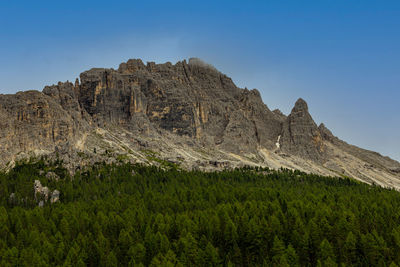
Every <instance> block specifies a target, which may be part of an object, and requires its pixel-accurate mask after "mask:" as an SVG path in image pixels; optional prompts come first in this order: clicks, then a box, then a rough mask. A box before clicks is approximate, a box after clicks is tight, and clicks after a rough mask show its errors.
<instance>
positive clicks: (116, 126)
mask: <svg viewBox="0 0 400 267" xmlns="http://www.w3.org/2000/svg"><path fill="white" fill-rule="evenodd" d="M43 154H46V155H50V156H51V157H54V158H57V159H60V160H62V162H63V163H64V164H65V165H66V167H67V168H68V170H69V171H70V172H71V173H73V172H74V171H75V170H77V169H78V168H80V166H85V165H91V164H94V162H98V161H105V162H110V163H112V162H118V161H121V160H126V161H129V162H140V163H146V164H161V163H160V162H163V160H166V161H168V162H172V163H173V164H179V165H181V166H182V167H185V168H189V169H201V170H209V169H222V168H227V167H236V166H243V165H254V166H256V165H262V166H268V167H272V168H279V167H287V168H296V169H300V170H303V171H307V172H315V173H319V174H325V175H346V176H351V177H354V178H356V179H359V180H361V181H365V182H370V181H376V182H378V183H379V184H382V185H388V186H392V187H395V188H400V172H399V170H400V163H398V162H397V161H395V160H392V159H390V158H388V157H383V156H381V155H380V154H378V153H375V152H371V151H368V150H364V149H361V148H358V147H355V146H352V145H349V144H347V143H345V142H344V141H341V140H340V139H339V138H337V137H335V136H334V135H333V134H332V133H331V131H330V130H328V129H327V128H326V127H325V125H323V124H322V125H320V126H319V127H318V126H317V125H316V124H315V122H314V120H313V119H312V117H311V115H310V113H309V111H308V105H307V103H306V102H305V101H304V100H302V99H299V100H298V101H297V102H296V104H295V106H294V108H293V110H292V112H291V113H290V114H289V115H288V116H286V115H284V114H282V112H280V111H279V110H274V111H271V110H270V109H269V108H268V107H267V106H266V105H265V104H264V102H263V100H262V98H261V95H260V93H259V92H258V90H256V89H253V90H248V89H241V88H238V87H237V86H236V85H235V84H234V83H233V81H232V79H231V78H229V77H228V76H226V75H225V74H223V73H221V72H220V71H218V70H217V69H216V68H214V67H213V66H212V65H210V64H207V63H205V62H203V61H201V60H199V59H189V61H188V62H186V60H183V61H180V62H177V63H176V64H171V63H169V62H167V63H165V64H156V63H154V62H148V63H147V64H144V63H143V62H142V61H141V60H140V59H130V60H128V61H127V62H125V63H122V64H120V66H119V68H118V69H117V70H114V69H105V68H93V69H91V70H88V71H85V72H83V73H81V75H80V79H79V80H78V79H77V80H76V81H75V83H71V82H65V83H62V82H60V83H58V84H57V85H52V86H46V87H45V88H44V89H43V91H42V92H38V91H27V92H19V93H17V94H15V95H0V155H1V157H0V166H12V164H11V163H12V162H15V161H16V160H18V159H20V158H24V157H30V156H37V155H43ZM380 177H384V178H380ZM54 179H57V178H56V177H54ZM37 186H38V188H37V189H35V190H37V193H38V194H39V192H40V194H42V195H43V190H44V189H43V187H42V188H41V189H40V186H39V184H38V185H37ZM45 191H46V190H45ZM35 192H36V191H35ZM44 196H45V198H46V199H48V198H50V201H56V199H58V198H59V194H58V195H57V192H56V194H54V192H53V193H51V192H47V193H44Z"/></svg>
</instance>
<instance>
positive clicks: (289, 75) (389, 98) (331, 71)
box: [0, 0, 400, 160]
mask: <svg viewBox="0 0 400 267" xmlns="http://www.w3.org/2000/svg"><path fill="white" fill-rule="evenodd" d="M0 25H1V26H0V36H1V38H0V60H1V61H0V62H1V64H0V93H14V92H17V91H21V90H28V89H37V90H41V89H42V88H43V87H44V86H45V85H48V84H53V83H56V82H58V81H65V80H72V81H73V80H75V78H76V77H78V75H79V73H80V72H82V71H84V70H87V69H89V68H91V67H113V68H116V67H118V65H119V63H120V62H123V61H126V60H127V59H129V58H142V59H143V60H144V61H156V62H165V61H171V62H176V61H178V60H181V59H184V58H189V57H200V58H202V59H203V60H205V61H207V62H209V63H211V64H213V65H214V66H216V67H217V68H218V69H219V70H221V71H222V72H224V73H226V74H227V75H229V76H231V77H232V78H233V80H234V81H235V82H236V84H237V85H238V86H240V87H245V86H246V87H248V88H249V89H251V88H257V89H259V90H260V92H261V94H262V97H263V100H264V102H265V103H266V104H267V105H268V106H269V107H270V108H271V109H275V108H279V109H281V110H282V111H283V112H284V113H286V114H287V113H289V112H290V110H291V108H292V106H293V104H294V102H295V101H296V99H297V98H299V97H302V98H304V99H305V100H306V101H307V102H308V105H309V108H310V112H311V114H312V115H313V117H314V119H315V120H316V122H317V123H320V122H324V123H325V124H326V125H327V127H328V128H330V129H331V130H332V131H333V133H334V134H335V135H337V136H339V137H340V138H342V139H344V140H346V141H348V142H349V143H352V144H355V145H358V146H361V147H363V148H367V149H371V150H375V151H378V152H380V153H382V154H384V155H389V156H391V157H392V158H395V159H397V160H400V118H399V111H400V107H399V102H400V1H385V0H380V1H370V0H331V1H328V0H325V1H324V0H316V1H307V0H302V1H297V0H296V1H289V0H287V1H285V0H276V1H267V0H265V1H233V0H230V1H222V0H219V1H218V0H214V1H206V0H203V1H110V0H108V1H100V0H97V1H75V0H72V1H54V0H52V1H45V0H41V1H11V0H4V1H1V2H0Z"/></svg>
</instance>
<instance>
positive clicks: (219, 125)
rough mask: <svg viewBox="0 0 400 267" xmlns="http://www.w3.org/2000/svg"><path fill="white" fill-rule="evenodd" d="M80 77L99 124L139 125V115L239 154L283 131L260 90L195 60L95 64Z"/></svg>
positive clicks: (83, 98) (82, 98) (82, 94)
mask: <svg viewBox="0 0 400 267" xmlns="http://www.w3.org/2000/svg"><path fill="white" fill-rule="evenodd" d="M80 79H81V84H80V86H79V90H78V99H79V102H80V103H81V104H82V106H83V108H84V109H85V111H86V112H87V113H88V114H89V115H90V116H91V117H92V118H93V121H94V122H95V123H96V124H97V125H98V126H104V125H105V124H117V125H124V126H125V127H127V128H131V129H135V128H140V127H141V121H138V120H137V119H136V118H137V115H138V114H141V115H144V118H146V119H148V120H149V122H150V123H151V124H152V125H154V126H155V127H156V128H161V129H164V130H167V131H170V132H173V133H175V134H178V135H181V136H189V137H191V138H193V139H195V140H196V141H198V142H200V143H204V144H206V145H216V146H221V147H222V148H224V149H226V150H228V151H235V152H238V153H239V152H240V151H249V150H255V149H257V146H258V145H260V144H263V145H265V146H272V145H273V144H272V142H271V140H272V139H273V138H274V137H275V136H277V135H278V134H279V132H280V130H281V129H280V128H281V122H280V121H279V119H278V118H277V116H276V115H275V114H274V113H272V112H271V111H270V110H269V109H268V108H267V107H266V106H265V105H264V104H263V103H262V100H261V96H260V94H259V93H258V91H256V90H253V91H248V90H242V89H239V88H237V87H236V86H235V85H234V83H233V82H232V80H231V79H230V78H228V77H227V76H226V75H224V74H222V73H220V72H218V71H217V70H216V69H214V68H212V67H210V66H208V65H205V64H203V63H201V62H200V61H198V60H195V59H192V60H189V63H186V61H183V62H178V63H177V64H175V65H172V64H170V63H166V64H154V63H148V64H147V65H144V64H143V62H142V61H141V60H129V61H128V62H127V63H123V64H121V65H120V67H119V69H118V70H112V69H92V70H89V71H86V72H84V73H82V74H81V77H80Z"/></svg>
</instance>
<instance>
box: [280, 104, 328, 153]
mask: <svg viewBox="0 0 400 267" xmlns="http://www.w3.org/2000/svg"><path fill="white" fill-rule="evenodd" d="M281 148H282V150H283V151H285V152H288V153H291V154H294V155H297V156H300V157H303V158H306V159H310V160H314V161H321V160H323V156H324V155H323V154H324V143H323V140H322V137H321V134H320V131H319V129H318V126H317V125H316V124H315V122H314V120H313V118H312V117H311V115H310V113H309V112H308V105H307V102H306V101H304V100H303V99H301V98H299V99H298V100H297V101H296V103H295V105H294V107H293V109H292V112H291V113H290V115H289V116H288V117H287V119H286V121H285V123H284V125H283V134H282V141H281Z"/></svg>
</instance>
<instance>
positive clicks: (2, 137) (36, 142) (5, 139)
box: [0, 91, 79, 164]
mask: <svg viewBox="0 0 400 267" xmlns="http://www.w3.org/2000/svg"><path fill="white" fill-rule="evenodd" d="M0 117H1V123H0V124H1V126H0V146H1V154H2V157H1V158H0V161H1V163H3V164H4V163H7V162H8V161H11V160H12V159H13V156H15V155H16V154H18V153H20V152H27V151H35V150H41V151H54V150H55V147H56V146H62V145H65V144H67V143H68V142H70V141H71V140H74V138H75V136H76V135H78V132H77V130H78V128H77V127H76V125H77V124H79V122H78V121H77V120H76V118H74V117H73V116H72V115H71V114H69V113H67V112H65V110H64V109H63V108H62V107H61V105H60V104H59V103H57V102H56V101H55V100H54V99H53V98H52V97H50V96H47V95H45V94H43V93H40V92H37V91H27V92H22V93H17V94H16V95H0Z"/></svg>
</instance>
